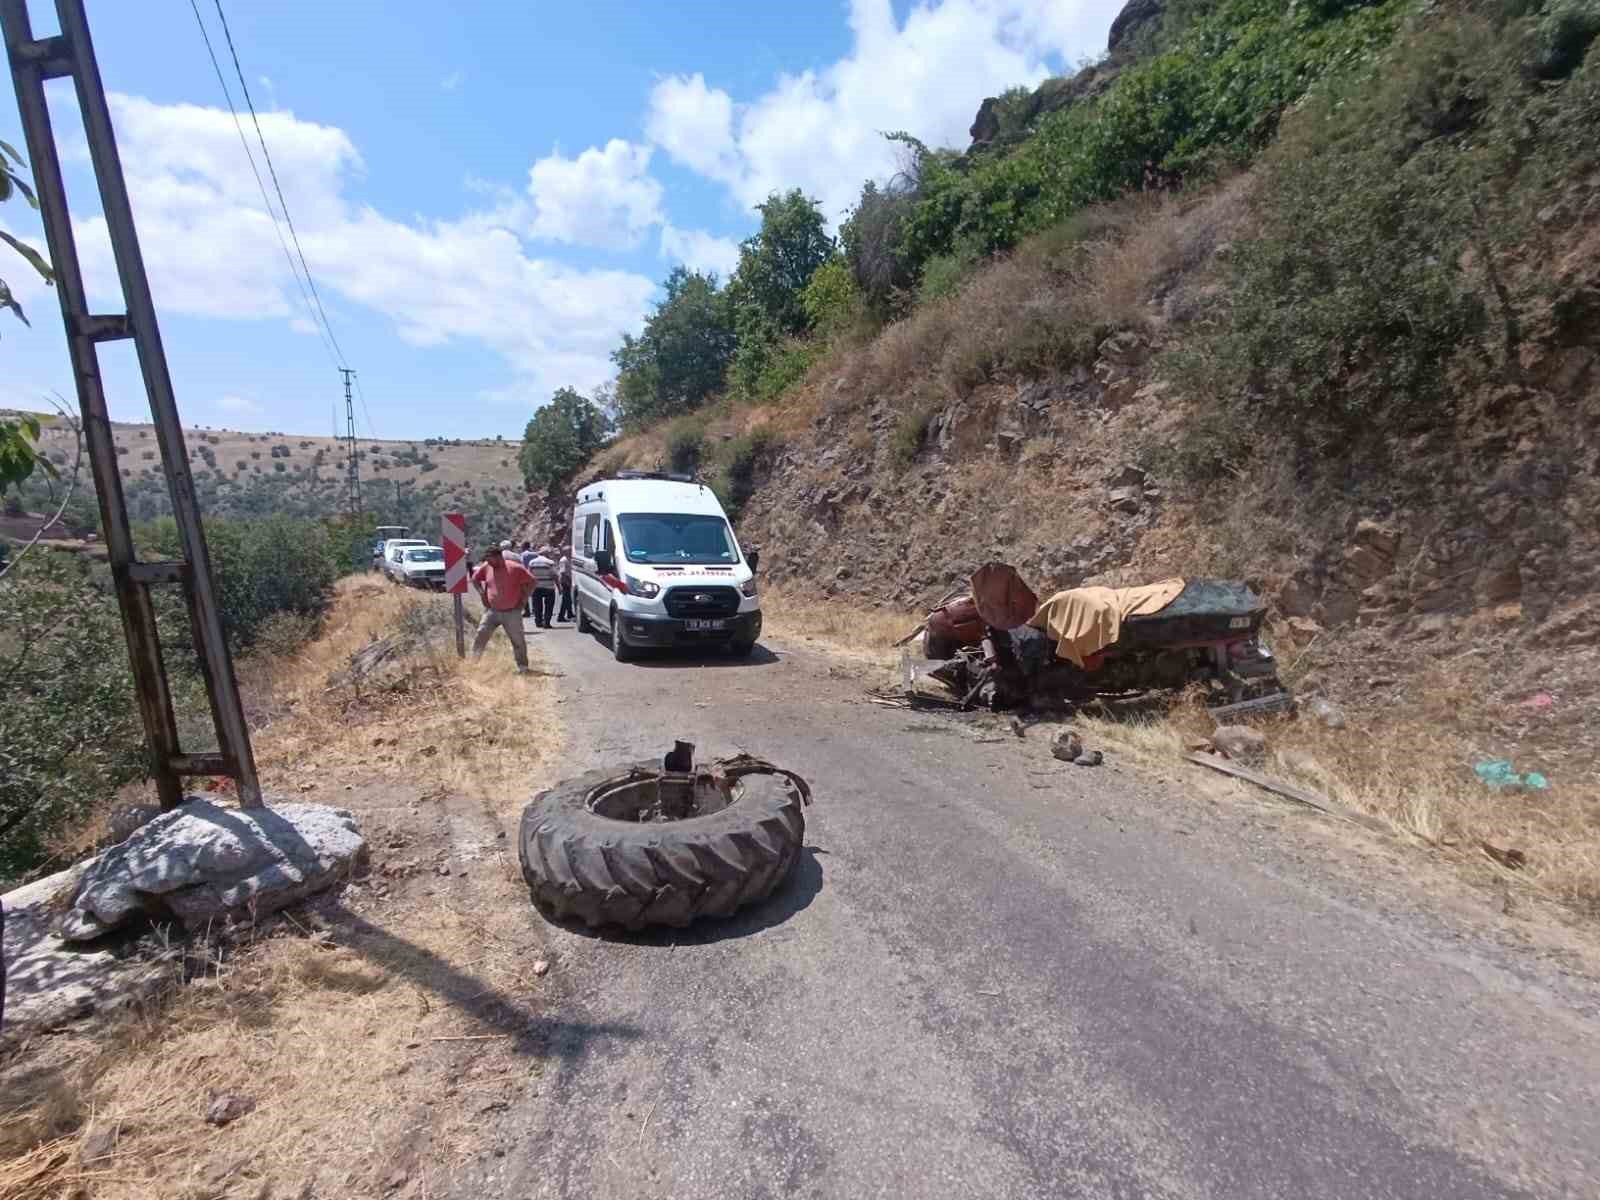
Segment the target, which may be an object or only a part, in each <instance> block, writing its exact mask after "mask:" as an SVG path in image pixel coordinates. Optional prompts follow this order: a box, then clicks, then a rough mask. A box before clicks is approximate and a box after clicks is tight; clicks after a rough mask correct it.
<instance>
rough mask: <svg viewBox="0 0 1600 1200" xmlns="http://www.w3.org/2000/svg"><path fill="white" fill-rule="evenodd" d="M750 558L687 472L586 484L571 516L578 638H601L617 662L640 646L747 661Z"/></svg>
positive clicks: (755, 612) (757, 606) (757, 628)
mask: <svg viewBox="0 0 1600 1200" xmlns="http://www.w3.org/2000/svg"><path fill="white" fill-rule="evenodd" d="M756 557H757V556H756V554H755V553H754V552H752V553H750V554H748V555H747V554H743V553H741V552H740V550H739V543H738V540H737V539H736V538H735V537H734V536H733V527H732V526H731V525H729V524H728V518H727V515H726V514H725V513H724V512H723V511H722V505H721V504H720V503H718V501H717V497H716V495H715V494H714V493H713V492H712V490H711V489H710V488H708V487H706V486H705V484H703V483H696V482H695V481H694V480H693V479H691V478H690V477H689V476H687V475H665V474H660V473H656V472H644V471H621V472H618V474H617V476H616V478H614V479H602V480H599V481H597V482H595V483H590V484H587V485H585V486H584V487H583V488H581V489H580V490H579V492H578V495H577V497H576V503H575V505H574V507H573V512H572V552H571V558H572V594H573V601H574V603H575V604H576V605H577V614H576V615H577V618H578V632H580V633H583V632H586V631H588V630H590V629H601V630H604V631H606V632H607V633H609V635H610V639H611V652H612V654H614V655H615V656H616V658H617V660H618V661H619V662H622V661H626V660H627V659H629V658H631V657H633V654H634V651H635V650H638V649H641V648H644V647H647V646H661V647H692V646H718V647H725V648H726V649H728V650H729V651H731V652H732V653H733V654H735V655H737V656H740V657H744V656H747V655H749V654H750V652H751V651H752V650H754V649H755V645H756V639H757V638H759V637H760V636H761V599H760V596H759V595H758V594H757V592H756V576H755V571H756Z"/></svg>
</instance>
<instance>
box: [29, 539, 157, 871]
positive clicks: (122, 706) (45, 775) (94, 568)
mask: <svg viewBox="0 0 1600 1200" xmlns="http://www.w3.org/2000/svg"><path fill="white" fill-rule="evenodd" d="M110 587H111V584H110V578H109V574H108V573H107V572H106V571H105V570H104V568H102V567H100V566H99V565H98V564H95V563H94V562H93V561H92V560H90V559H88V558H85V557H83V556H80V555H76V554H69V553H66V552H64V551H50V550H35V551H33V552H31V553H30V554H29V555H28V556H27V557H26V558H24V559H22V560H21V561H20V562H18V563H17V564H16V565H15V566H14V567H13V568H12V570H11V571H10V572H9V573H8V574H7V575H6V577H5V579H4V580H0V889H3V887H4V885H5V884H6V883H8V882H10V881H14V880H16V879H17V878H18V877H19V876H20V875H21V874H22V873H23V872H25V871H27V870H29V869H31V868H32V867H34V866H36V865H37V864H38V863H39V862H41V861H42V860H43V859H44V857H45V854H46V850H47V846H48V844H49V841H50V839H51V837H52V836H53V835H55V834H56V833H57V832H58V831H60V830H62V829H64V828H68V827H70V826H72V825H73V824H75V823H77V822H78V821H81V820H82V819H83V817H84V816H85V815H86V814H87V813H88V812H89V811H90V810H91V809H92V808H93V807H94V806H95V805H97V804H98V803H100V802H101V801H103V800H104V799H105V798H106V797H108V796H110V795H111V794H113V793H114V792H115V791H116V790H117V789H118V788H119V787H121V786H122V785H123V784H125V783H129V782H131V781H133V780H135V779H138V778H140V777H141V776H142V775H143V773H144V770H145V762H146V759H145V750H144V729H143V726H142V725H141V724H140V721H139V708H138V705H137V704H136V703H135V702H134V697H133V685H132V681H131V677H130V674H129V670H128V652H127V648H126V644H125V643H124V641H123V634H122V622H121V618H120V617H119V615H118V611H117V605H116V601H115V600H114V599H113V598H112V595H111V591H110ZM63 617H66V619H63Z"/></svg>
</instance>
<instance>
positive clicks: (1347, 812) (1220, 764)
mask: <svg viewBox="0 0 1600 1200" xmlns="http://www.w3.org/2000/svg"><path fill="white" fill-rule="evenodd" d="M1183 757H1184V760H1185V761H1186V762H1192V763H1195V764H1197V765H1199V766H1202V767H1210V768H1211V769H1212V770H1213V771H1220V772H1222V774H1224V775H1232V776H1234V777H1235V778H1236V779H1243V780H1245V781H1246V782H1247V783H1253V784H1255V785H1256V786H1257V787H1259V788H1264V789H1266V790H1267V791H1269V792H1272V793H1273V794H1274V795H1278V796H1283V797H1284V798H1286V799H1289V800H1293V801H1295V802H1296V803H1299V804H1304V805H1305V806H1306V807H1307V808H1314V809H1316V810H1317V811H1318V812H1322V813H1327V814H1329V815H1330V816H1336V817H1343V818H1344V819H1345V820H1347V821H1353V822H1355V823H1356V824H1357V825H1362V826H1365V827H1366V828H1368V829H1372V830H1375V831H1379V832H1381V831H1382V830H1383V829H1384V825H1383V822H1381V821H1379V820H1377V819H1376V818H1373V817H1369V816H1366V815H1365V814H1363V813H1358V812H1356V811H1354V810H1353V809H1349V808H1346V807H1345V806H1344V805H1342V804H1339V803H1337V802H1336V801H1333V800H1330V799H1328V797H1326V796H1324V795H1322V794H1321V793H1320V792H1313V791H1311V790H1310V789H1309V788H1303V787H1297V786H1295V785H1294V784H1292V783H1285V782H1284V781H1283V780H1281V779H1274V778H1273V777H1272V776H1270V775H1263V774H1261V773H1260V772H1259V771H1252V770H1250V768H1248V767H1241V766H1239V765H1238V764H1237V763H1231V762H1228V761H1227V760H1225V759H1221V758H1216V757H1214V756H1213V755H1210V754H1185V755H1184V756H1183Z"/></svg>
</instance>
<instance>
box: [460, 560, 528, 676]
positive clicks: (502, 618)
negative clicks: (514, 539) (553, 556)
mask: <svg viewBox="0 0 1600 1200" xmlns="http://www.w3.org/2000/svg"><path fill="white" fill-rule="evenodd" d="M510 544H511V543H510V542H501V543H500V545H498V546H490V547H489V549H488V550H486V551H484V555H483V562H482V563H481V564H480V565H479V566H478V569H477V570H475V571H473V572H472V586H473V587H475V588H476V589H477V590H478V599H480V600H482V601H483V620H481V621H479V622H478V632H477V634H476V635H475V636H474V637H473V639H472V657H473V658H480V657H482V655H483V648H484V647H485V646H487V645H488V644H489V639H490V638H492V637H493V636H494V631H495V627H496V626H499V627H501V628H502V629H504V630H505V631H506V636H507V637H508V638H510V639H511V653H512V655H513V657H515V658H516V660H517V674H519V675H526V674H527V673H528V639H527V636H526V635H525V634H524V633H523V631H522V609H523V605H525V604H526V603H527V602H528V597H529V595H531V594H532V592H533V587H534V584H533V575H532V574H531V573H530V572H529V571H528V568H527V567H525V566H523V565H522V564H521V563H520V562H518V561H517V560H516V558H515V557H514V556H508V555H507V554H506V553H505V551H506V548H507V547H508V546H510Z"/></svg>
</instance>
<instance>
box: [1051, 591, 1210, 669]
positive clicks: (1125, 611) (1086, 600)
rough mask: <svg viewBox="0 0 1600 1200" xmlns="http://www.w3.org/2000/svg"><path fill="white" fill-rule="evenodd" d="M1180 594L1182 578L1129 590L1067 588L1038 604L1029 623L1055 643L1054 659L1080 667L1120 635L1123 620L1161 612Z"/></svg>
mask: <svg viewBox="0 0 1600 1200" xmlns="http://www.w3.org/2000/svg"><path fill="white" fill-rule="evenodd" d="M1181 591H1183V580H1181V579H1163V580H1162V581H1161V582H1160V583H1147V584H1145V585H1144V586H1143V587H1131V588H1108V587H1083V588H1068V589H1067V590H1066V591H1064V592H1057V593H1056V594H1055V595H1054V596H1051V597H1050V599H1048V600H1046V601H1045V602H1044V603H1043V604H1041V605H1040V606H1039V611H1038V612H1036V613H1034V614H1033V620H1031V621H1029V622H1028V624H1029V625H1032V626H1033V627H1034V628H1035V629H1042V630H1044V631H1045V632H1046V633H1048V634H1049V635H1050V636H1051V637H1053V638H1054V639H1055V640H1056V657H1057V658H1064V659H1066V660H1067V661H1068V662H1070V663H1072V665H1073V666H1076V667H1081V666H1083V660H1084V659H1086V658H1088V657H1089V655H1091V654H1095V653H1098V652H1099V651H1101V650H1104V649H1105V648H1106V647H1107V646H1109V645H1111V643H1112V642H1114V641H1116V640H1117V638H1118V637H1119V636H1121V633H1122V622H1123V621H1125V620H1127V619H1128V618H1129V617H1145V616H1149V615H1150V614H1151V613H1158V612H1160V611H1161V610H1162V609H1163V608H1165V607H1166V606H1167V605H1169V604H1171V603H1172V602H1173V601H1174V600H1176V599H1177V598H1178V593H1179V592H1181Z"/></svg>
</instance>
